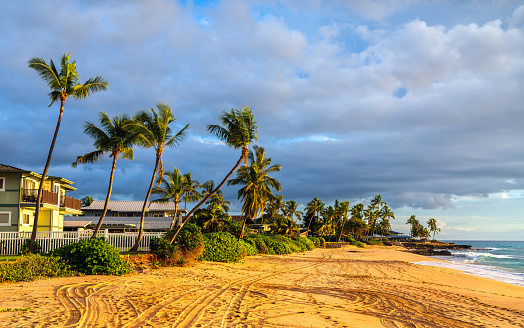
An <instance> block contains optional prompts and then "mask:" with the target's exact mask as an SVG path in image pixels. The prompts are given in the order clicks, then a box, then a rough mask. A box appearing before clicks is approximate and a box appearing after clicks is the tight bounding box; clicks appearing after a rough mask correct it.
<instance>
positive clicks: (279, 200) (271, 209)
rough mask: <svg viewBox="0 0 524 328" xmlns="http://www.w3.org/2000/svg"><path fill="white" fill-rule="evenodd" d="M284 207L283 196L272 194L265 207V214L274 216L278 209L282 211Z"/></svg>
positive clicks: (278, 211)
mask: <svg viewBox="0 0 524 328" xmlns="http://www.w3.org/2000/svg"><path fill="white" fill-rule="evenodd" d="M284 207H285V205H284V199H283V196H282V195H274V197H272V198H271V200H270V201H269V204H268V205H267V207H266V214H268V215H269V217H270V218H274V217H275V216H277V215H279V214H280V211H282V210H283V209H284Z"/></svg>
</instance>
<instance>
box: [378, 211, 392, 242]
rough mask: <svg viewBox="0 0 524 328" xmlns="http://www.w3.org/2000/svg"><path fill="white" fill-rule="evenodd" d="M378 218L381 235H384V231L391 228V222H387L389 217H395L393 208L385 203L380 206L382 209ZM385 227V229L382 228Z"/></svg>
mask: <svg viewBox="0 0 524 328" xmlns="http://www.w3.org/2000/svg"><path fill="white" fill-rule="evenodd" d="M380 218H381V220H380V221H379V225H380V227H381V229H382V231H381V236H382V235H384V232H387V231H389V230H391V224H390V223H389V219H393V220H394V219H395V213H393V210H391V208H390V207H389V206H387V205H384V207H382V210H381V211H380ZM384 228H386V229H387V230H384Z"/></svg>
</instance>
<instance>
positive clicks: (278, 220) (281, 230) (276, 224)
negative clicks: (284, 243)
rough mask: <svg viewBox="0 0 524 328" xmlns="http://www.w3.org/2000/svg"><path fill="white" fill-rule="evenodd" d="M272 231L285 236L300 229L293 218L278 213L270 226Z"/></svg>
mask: <svg viewBox="0 0 524 328" xmlns="http://www.w3.org/2000/svg"><path fill="white" fill-rule="evenodd" d="M269 229H270V232H271V233H273V234H279V235H284V236H290V235H296V234H297V232H298V231H299V228H298V225H297V224H296V223H295V222H293V221H292V220H290V219H288V218H285V217H283V216H280V215H277V216H276V217H275V219H274V220H273V222H271V225H270V227H269Z"/></svg>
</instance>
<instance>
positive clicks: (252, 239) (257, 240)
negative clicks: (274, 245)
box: [245, 235, 268, 254]
mask: <svg viewBox="0 0 524 328" xmlns="http://www.w3.org/2000/svg"><path fill="white" fill-rule="evenodd" d="M245 241H246V242H248V243H249V244H251V245H253V246H254V247H255V248H256V249H257V251H258V253H259V254H268V249H267V245H266V243H265V242H264V239H262V238H261V237H259V235H251V236H249V237H247V238H245Z"/></svg>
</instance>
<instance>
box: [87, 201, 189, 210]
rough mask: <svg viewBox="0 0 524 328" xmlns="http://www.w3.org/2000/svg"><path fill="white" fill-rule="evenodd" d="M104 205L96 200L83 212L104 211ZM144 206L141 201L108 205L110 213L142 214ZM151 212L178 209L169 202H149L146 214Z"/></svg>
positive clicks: (111, 202) (110, 203) (116, 202)
mask: <svg viewBox="0 0 524 328" xmlns="http://www.w3.org/2000/svg"><path fill="white" fill-rule="evenodd" d="M104 203H105V201H103V200H94V201H93V202H92V203H91V205H89V206H84V207H82V211H101V210H103V209H104ZM143 206H144V202H143V201H141V200H131V201H129V200H127V201H125V200H110V201H109V204H108V205H107V209H108V211H112V212H142V207H143ZM151 211H173V212H174V211H177V207H176V206H175V203H173V202H169V203H153V202H148V205H147V207H146V212H151ZM178 212H183V213H185V212H187V211H186V210H184V209H181V208H179V209H178Z"/></svg>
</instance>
